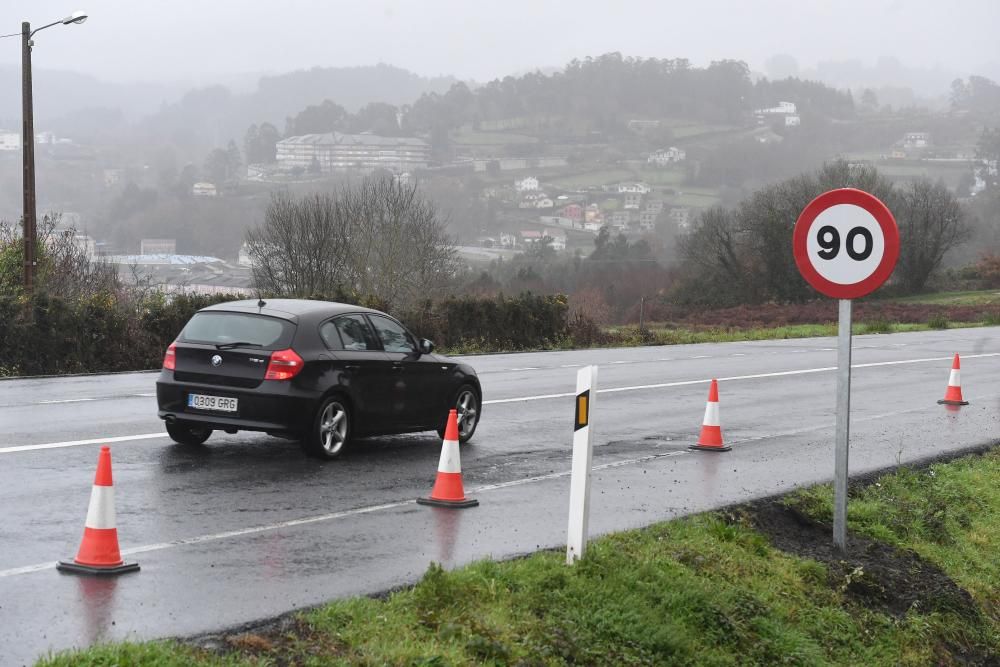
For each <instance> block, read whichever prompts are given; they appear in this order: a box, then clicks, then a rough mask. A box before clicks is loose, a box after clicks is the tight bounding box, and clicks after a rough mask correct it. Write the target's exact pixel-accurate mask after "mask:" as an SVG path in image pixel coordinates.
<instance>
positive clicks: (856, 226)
mask: <svg viewBox="0 0 1000 667" xmlns="http://www.w3.org/2000/svg"><path fill="white" fill-rule="evenodd" d="M793 249H794V252H795V262H796V264H797V265H798V267H799V271H800V272H801V273H802V276H803V277H804V278H805V279H806V281H807V282H808V283H809V284H810V285H812V286H813V288H815V289H816V290H817V291H819V292H820V293H822V294H825V295H827V296H831V297H834V298H839V299H854V298H858V297H861V296H864V295H866V294H868V293H870V292H872V291H874V290H875V289H876V288H878V287H879V285H881V284H882V283H883V282H885V280H886V279H887V278H888V277H889V275H890V274H891V273H892V270H893V268H894V267H895V265H896V259H897V258H898V256H899V232H898V230H897V228H896V221H895V219H894V218H893V217H892V213H890V212H889V209H888V208H886V206H885V205H884V204H883V203H882V202H881V201H879V200H878V199H877V198H876V197H874V196H873V195H870V194H868V193H867V192H863V191H861V190H854V189H850V188H844V189H841V190H831V191H830V192H826V193H824V194H822V195H820V196H819V197H817V198H816V199H814V200H813V201H812V202H811V203H810V204H809V205H808V206H807V207H806V208H805V209H804V210H803V211H802V214H801V215H800V216H799V219H798V221H797V222H796V224H795V232H794V235H793Z"/></svg>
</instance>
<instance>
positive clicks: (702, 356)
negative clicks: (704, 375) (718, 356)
mask: <svg viewBox="0 0 1000 667" xmlns="http://www.w3.org/2000/svg"><path fill="white" fill-rule="evenodd" d="M688 358H689V359H711V358H712V357H710V356H709V355H707V354H699V355H698V356H696V357H688Z"/></svg>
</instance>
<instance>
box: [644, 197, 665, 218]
mask: <svg viewBox="0 0 1000 667" xmlns="http://www.w3.org/2000/svg"><path fill="white" fill-rule="evenodd" d="M643 210H644V211H649V212H650V213H655V214H656V215H659V214H660V213H662V212H663V200H662V199H650V200H648V201H647V202H646V205H645V206H644V207H643Z"/></svg>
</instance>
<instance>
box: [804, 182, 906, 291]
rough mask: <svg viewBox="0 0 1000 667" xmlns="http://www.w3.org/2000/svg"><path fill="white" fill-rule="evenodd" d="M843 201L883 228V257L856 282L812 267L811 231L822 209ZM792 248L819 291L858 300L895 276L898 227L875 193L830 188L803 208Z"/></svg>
mask: <svg viewBox="0 0 1000 667" xmlns="http://www.w3.org/2000/svg"><path fill="white" fill-rule="evenodd" d="M840 204H851V205H854V206H857V207H859V208H862V209H864V210H865V211H867V212H868V213H870V214H871V216H872V217H873V218H875V221H876V222H877V223H878V226H879V227H880V228H881V229H882V237H883V241H884V244H885V250H884V252H883V253H882V259H881V261H879V263H878V266H877V267H876V269H875V270H874V271H873V272H872V273H871V274H869V275H868V277H867V278H865V279H864V280H861V281H858V282H856V283H848V284H844V283H835V282H833V281H832V280H828V279H826V278H824V277H823V276H822V275H820V273H819V271H817V270H816V267H815V266H813V264H812V260H811V259H810V257H809V252H808V241H809V230H810V229H811V228H812V226H813V223H814V222H816V218H818V217H819V215H820V214H821V213H822V212H823V211H825V210H827V209H828V208H831V207H833V206H838V205H840ZM792 251H793V252H794V254H795V264H796V266H798V267H799V273H801V274H802V277H803V278H805V279H806V282H807V283H809V284H810V285H812V287H813V289H815V290H816V291H817V292H819V293H820V294H824V295H826V296H829V297H832V298H834V299H858V298H860V297H863V296H866V295H868V294H871V293H872V292H874V291H875V290H876V289H878V288H879V286H881V285H882V283H884V282H885V281H886V280H888V279H889V276H890V275H892V270H893V269H895V268H896V260H897V259H899V229H898V227H896V219H895V218H894V217H893V216H892V213H891V212H890V211H889V208H888V207H887V206H886V205H885V204H883V203H882V200H880V199H879V198H878V197H876V196H875V195H872V194H869V193H867V192H865V191H863V190H856V189H854V188H841V189H839V190H830V191H828V192H824V193H823V194H821V195H820V196H818V197H816V198H815V199H813V200H812V201H811V202H809V205H808V206H806V207H805V208H804V209H802V213H801V214H800V215H799V219H798V220H797V221H796V222H795V230H794V232H793V233H792Z"/></svg>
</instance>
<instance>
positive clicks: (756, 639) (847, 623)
mask: <svg viewBox="0 0 1000 667" xmlns="http://www.w3.org/2000/svg"><path fill="white" fill-rule="evenodd" d="M853 496H854V497H853V499H852V501H851V505H850V509H849V518H850V529H851V531H852V533H851V541H850V553H849V554H848V555H847V556H842V555H840V554H839V553H835V552H833V550H832V547H831V546H829V542H830V539H829V535H830V531H829V523H828V522H829V520H830V518H831V516H832V492H831V490H830V488H829V487H828V486H825V487H817V488H813V489H808V490H804V491H801V492H798V493H795V494H792V495H791V496H788V497H786V498H785V499H783V500H781V501H764V502H758V503H754V504H751V505H746V506H741V507H737V508H731V509H729V510H725V511H720V512H712V513H707V514H701V515H697V516H693V517H689V518H685V519H681V520H677V521H671V522H667V523H660V524H657V525H654V526H651V527H649V528H646V529H643V530H635V531H628V532H623V533H618V534H614V535H610V536H607V537H604V538H602V539H599V540H596V541H595V542H593V543H592V544H591V546H590V550H589V551H588V554H587V557H586V558H585V559H584V560H583V561H582V562H580V563H578V564H577V565H576V566H574V567H572V568H570V567H567V566H565V565H564V564H563V555H562V554H561V553H555V552H541V553H537V554H534V555H532V556H530V557H528V558H524V559H520V560H514V561H509V562H504V563H497V562H493V561H483V562H478V563H475V564H473V565H470V566H468V567H464V568H461V569H459V570H456V571H453V572H445V571H443V570H442V569H441V568H440V567H438V566H437V565H433V564H432V565H431V567H430V568H429V569H428V571H427V573H426V574H425V575H424V577H423V579H422V580H421V582H420V583H419V584H417V585H416V586H415V587H413V588H412V589H408V590H404V591H400V592H397V593H395V594H392V595H390V596H389V597H387V598H385V599H373V598H355V599H350V600H343V601H337V602H333V603H331V604H329V605H326V606H323V607H320V608H317V609H314V610H311V611H307V612H303V613H300V614H297V615H294V616H289V617H287V618H285V619H284V620H282V621H279V622H275V623H272V624H271V625H269V626H267V627H263V628H261V629H259V630H258V631H257V632H252V633H247V632H244V633H240V634H234V635H229V636H226V637H225V638H224V641H223V642H222V646H223V648H221V649H218V650H207V649H204V648H197V647H194V646H192V645H189V644H181V643H176V642H148V643H142V644H132V643H124V644H114V645H106V646H99V647H94V648H91V649H88V650H86V651H81V652H72V653H64V654H61V655H58V656H55V657H51V658H48V659H46V660H43V661H42V662H41V663H40V664H42V665H46V666H62V665H74V666H78V665H120V664H129V665H290V664H295V665H299V664H301V665H313V664H315V665H320V664H323V665H327V664H344V665H358V664H360V665H386V664H388V665H465V664H493V665H507V664H522V665H561V664H569V663H581V664H616V665H618V664H622V665H625V664H670V665H736V664H741V665H746V664H753V665H773V664H801V665H823V664H835V665H861V664H863V665H927V664H981V665H989V664H996V658H995V656H997V655H1000V605H998V599H997V591H998V590H1000V561H998V560H997V558H996V553H998V548H1000V450H998V449H993V450H991V451H990V452H987V453H986V454H982V455H974V456H968V457H965V458H962V459H958V460H955V461H952V462H949V463H942V464H935V465H932V466H930V467H927V468H924V469H919V470H912V469H904V470H901V471H899V472H897V473H895V474H893V475H888V476H884V477H882V478H880V479H879V480H878V481H877V482H875V483H873V484H871V485H869V486H867V487H866V488H864V489H861V490H857V489H855V490H854V493H853ZM778 547H780V548H778Z"/></svg>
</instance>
